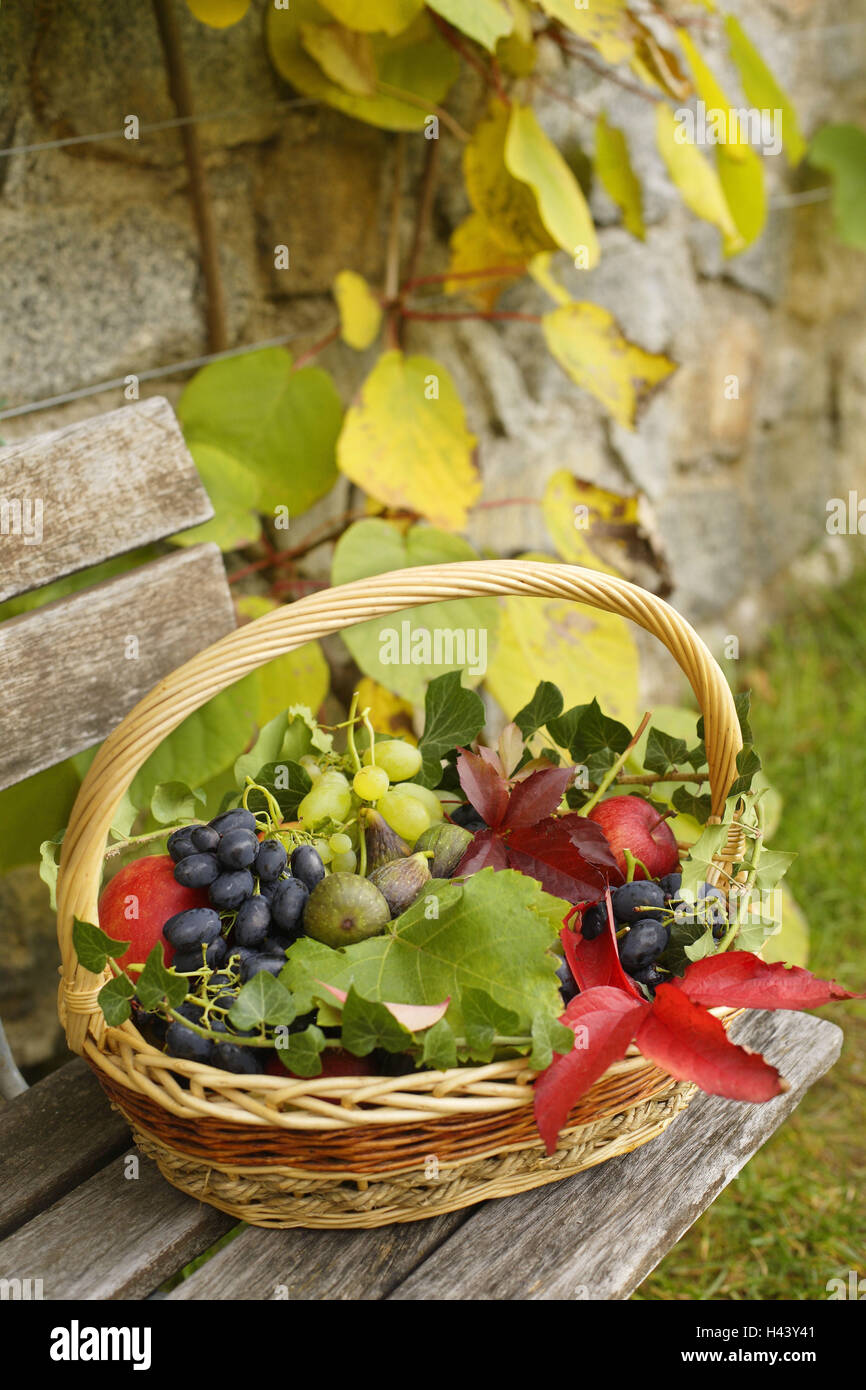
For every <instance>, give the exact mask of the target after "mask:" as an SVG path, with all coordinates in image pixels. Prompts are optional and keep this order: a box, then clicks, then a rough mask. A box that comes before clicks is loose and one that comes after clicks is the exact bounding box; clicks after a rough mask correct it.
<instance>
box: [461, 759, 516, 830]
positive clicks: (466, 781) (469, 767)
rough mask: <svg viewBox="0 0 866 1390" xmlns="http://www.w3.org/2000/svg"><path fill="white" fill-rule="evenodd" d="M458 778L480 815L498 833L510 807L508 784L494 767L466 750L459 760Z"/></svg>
mask: <svg viewBox="0 0 866 1390" xmlns="http://www.w3.org/2000/svg"><path fill="white" fill-rule="evenodd" d="M497 762H498V759H497ZM457 776H458V777H459V778H460V785H461V787H462V788H463V790H464V792H465V793H466V795H467V797H468V799H469V801H470V802H471V803H472V805H473V806H474V807H475V809H476V811H477V812H478V814H479V815H480V816H483V818H484V820H486V822H487V824H488V825H489V826H491V828H492V829H494V830H495V829H496V827H497V826H498V825H500V824H501V823H502V817H503V816H504V815H505V811H506V808H507V806H508V783H507V782H505V781H504V779H503V778H502V776H501V774H500V773H499V772H497V770H496V768H495V767H494V766H493V764H492V763H490V762H488V761H487V759H486V758H482V757H480V756H479V754H478V753H470V752H469V751H468V749H466V748H462V749H461V750H460V753H459V755H458V758H457Z"/></svg>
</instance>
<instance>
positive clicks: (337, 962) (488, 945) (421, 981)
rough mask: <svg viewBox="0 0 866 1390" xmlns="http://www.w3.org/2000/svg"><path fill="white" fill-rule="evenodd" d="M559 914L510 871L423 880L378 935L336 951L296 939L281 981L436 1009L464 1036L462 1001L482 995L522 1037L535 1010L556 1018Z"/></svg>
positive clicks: (559, 907) (562, 908) (558, 906)
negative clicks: (467, 994) (444, 1004)
mask: <svg viewBox="0 0 866 1390" xmlns="http://www.w3.org/2000/svg"><path fill="white" fill-rule="evenodd" d="M566 911H567V905H566V904H564V903H563V902H562V901H561V900H560V899H559V898H553V897H551V896H550V895H549V894H547V893H544V892H542V890H541V886H540V884H539V883H538V882H537V881H536V880H535V879H532V878H528V877H526V876H525V875H523V874H520V873H518V872H517V871H516V870H513V869H502V870H498V871H495V870H493V869H482V870H480V872H478V873H476V874H473V875H472V876H471V877H470V878H468V879H467V880H466V882H465V883H463V884H460V883H455V882H453V881H451V880H438V879H434V880H431V881H430V882H429V883H428V884H426V885H425V892H424V893H423V894H422V896H421V897H420V898H419V899H418V900H417V901H416V902H414V903H413V904H412V906H411V907H410V908H409V909H408V910H407V911H406V912H404V913H403V914H402V916H400V917H398V918H397V919H396V921H393V922H392V923H391V925H390V929H389V931H388V932H387V933H386V934H385V935H383V936H377V937H371V938H370V939H369V940H368V941H361V942H359V943H358V944H357V945H354V946H347V947H345V948H343V949H342V950H340V951H334V950H331V949H330V948H329V947H327V946H323V945H321V944H320V943H319V942H317V941H313V940H312V939H310V938H309V937H302V938H301V939H300V940H299V941H296V942H295V944H294V945H293V946H292V947H291V948H290V950H289V953H288V960H287V963H286V966H285V969H284V971H283V978H284V979H285V980H286V982H287V983H288V984H289V986H290V988H291V989H292V991H293V992H296V993H298V994H301V995H303V994H304V993H305V992H306V994H307V995H310V994H311V993H312V994H315V992H316V989H317V988H320V987H318V986H316V985H315V984H314V983H313V982H314V981H315V980H321V981H324V982H325V983H326V984H330V985H335V986H336V987H337V988H339V989H343V990H348V988H349V986H350V985H352V984H354V986H355V989H356V990H357V991H358V992H359V993H361V994H363V995H364V997H365V998H367V999H376V1000H378V1001H380V1002H384V1001H386V1000H388V1001H391V1002H396V1003H405V1004H438V1003H440V1002H441V1001H442V1000H443V999H445V998H450V1000H451V1003H450V1004H449V1006H448V1012H447V1015H446V1017H447V1019H448V1022H449V1024H450V1026H451V1028H452V1029H453V1030H454V1032H455V1034H456V1035H457V1036H458V1037H463V1036H464V1031H463V1014H462V1008H461V1002H460V1001H461V996H462V992H463V990H464V989H483V990H486V991H487V993H488V994H489V995H490V996H491V997H492V998H493V999H494V1000H495V1001H496V1003H497V1004H499V1005H500V1006H501V1007H502V1008H504V1009H509V1010H511V1011H512V1012H513V1013H514V1014H516V1015H517V1027H518V1030H519V1032H520V1033H527V1034H528V1033H529V1030H530V1027H531V1024H532V1019H533V1018H534V1017H535V1015H536V1013H538V1012H539V1011H543V1012H547V1013H549V1014H551V1015H553V1016H554V1017H556V1016H558V1015H559V1013H560V1012H561V1010H562V1003H561V999H560V995H559V983H558V980H557V977H556V968H557V964H558V960H557V956H556V955H555V954H554V952H555V950H556V947H557V944H558V940H559V930H560V928H561V925H562V918H563V917H564V916H565V913H566Z"/></svg>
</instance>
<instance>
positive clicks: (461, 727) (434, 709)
mask: <svg viewBox="0 0 866 1390" xmlns="http://www.w3.org/2000/svg"><path fill="white" fill-rule="evenodd" d="M483 727H484V702H483V700H482V699H481V696H480V695H476V693H475V691H474V690H467V689H466V688H465V686H463V685H462V684H461V681H460V672H459V671H448V672H446V674H445V675H444V676H436V677H435V679H434V680H432V681H431V682H430V684H429V685H428V687H427V693H426V695H425V696H424V733H423V734H422V735H421V741H420V743H419V745H418V746H419V748H420V750H421V753H422V754H423V757H424V767H423V771H422V778H423V780H424V785H425V786H433V787H435V786H437V785H438V784H439V782H440V780H441V777H442V766H441V759H442V758H444V756H445V754H446V753H450V752H451V750H452V748H458V747H461V746H463V745H465V744H469V743H471V742H472V741H473V739H475V738H477V736H478V734H479V733H480V732H481V730H482V728H483ZM434 779H435V780H434Z"/></svg>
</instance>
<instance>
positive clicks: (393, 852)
mask: <svg viewBox="0 0 866 1390" xmlns="http://www.w3.org/2000/svg"><path fill="white" fill-rule="evenodd" d="M358 820H359V821H360V822H361V825H362V827H363V830H364V839H365V841H366V844H367V873H368V874H369V873H371V872H372V871H373V870H374V869H381V867H382V865H383V864H390V863H391V861H392V860H394V859H405V858H406V857H407V855H409V854H410V853H411V850H410V849H409V846H408V845H407V844H406V841H405V840H401V839H400V836H399V835H398V834H397V833H396V831H394V830H392V829H391V827H390V825H389V824H388V822H387V821H386V820H385V817H384V816H383V815H381V813H380V812H379V811H377V810H375V809H374V808H373V807H372V806H362V807H361V809H360V811H359V812H358Z"/></svg>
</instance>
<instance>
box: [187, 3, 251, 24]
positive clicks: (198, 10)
mask: <svg viewBox="0 0 866 1390" xmlns="http://www.w3.org/2000/svg"><path fill="white" fill-rule="evenodd" d="M186 3H187V5H188V6H189V8H190V9H191V10H192V13H193V14H194V15H195V17H196V19H200V20H201V22H202V24H207V25H209V26H210V28H211V29H228V28H229V26H230V25H232V24H237V22H238V20H240V19H243V17H244V15H245V14H246V12H247V10H248V9H249V7H250V0H186Z"/></svg>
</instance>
